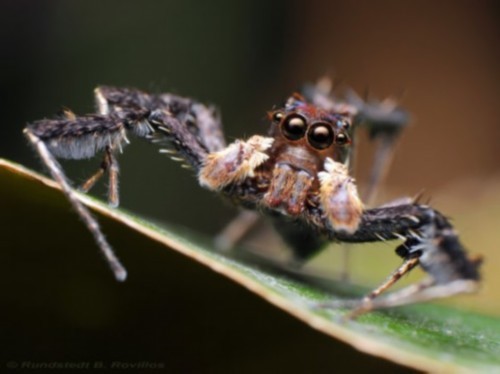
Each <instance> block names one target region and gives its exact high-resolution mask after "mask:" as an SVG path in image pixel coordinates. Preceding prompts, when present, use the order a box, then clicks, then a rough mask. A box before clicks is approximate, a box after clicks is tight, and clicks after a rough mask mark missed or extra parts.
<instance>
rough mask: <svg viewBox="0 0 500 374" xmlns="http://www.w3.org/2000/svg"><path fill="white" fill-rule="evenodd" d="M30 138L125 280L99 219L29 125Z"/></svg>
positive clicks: (25, 131) (26, 131) (113, 266)
mask: <svg viewBox="0 0 500 374" xmlns="http://www.w3.org/2000/svg"><path fill="white" fill-rule="evenodd" d="M24 133H25V134H26V136H27V138H28V140H29V141H30V142H31V144H32V145H33V147H34V148H35V150H36V151H37V152H38V154H39V155H40V157H41V159H42V161H43V163H44V164H45V165H46V166H47V168H48V169H49V172H50V173H51V175H52V177H53V178H54V180H55V181H56V182H57V183H58V184H59V185H60V186H61V188H62V190H63V192H64V194H65V195H66V197H67V198H68V200H69V202H70V203H71V205H72V206H73V209H75V211H76V212H77V213H78V215H79V216H80V217H81V219H82V220H83V222H84V224H85V225H86V226H87V227H88V229H89V230H90V232H91V234H92V235H93V237H94V239H95V241H96V243H97V245H98V246H99V248H100V249H101V252H102V253H103V255H104V257H105V259H106V261H107V262H108V264H109V266H110V268H111V270H112V271H113V274H114V276H115V278H116V279H117V280H118V281H124V280H125V279H126V278H127V270H125V268H124V267H123V265H122V264H121V263H120V260H119V259H118V257H116V255H115V253H114V251H113V249H112V248H111V246H110V245H109V243H108V241H107V240H106V238H105V237H104V234H103V233H102V231H101V229H100V227H99V224H98V223H97V220H96V219H95V218H94V217H93V216H92V214H90V212H89V210H88V209H87V208H85V207H84V206H83V204H82V203H81V202H80V201H79V200H78V197H77V196H76V193H75V192H74V191H73V189H72V188H71V186H70V185H69V183H68V181H67V178H66V176H65V175H64V172H63V171H62V168H61V166H60V165H59V163H58V162H57V160H56V159H55V157H54V156H53V155H52V153H51V152H50V151H49V149H48V148H47V146H46V144H45V142H43V141H42V140H41V139H40V138H39V137H38V136H36V135H35V134H34V133H33V131H32V130H31V129H30V128H29V127H28V128H26V129H25V130H24Z"/></svg>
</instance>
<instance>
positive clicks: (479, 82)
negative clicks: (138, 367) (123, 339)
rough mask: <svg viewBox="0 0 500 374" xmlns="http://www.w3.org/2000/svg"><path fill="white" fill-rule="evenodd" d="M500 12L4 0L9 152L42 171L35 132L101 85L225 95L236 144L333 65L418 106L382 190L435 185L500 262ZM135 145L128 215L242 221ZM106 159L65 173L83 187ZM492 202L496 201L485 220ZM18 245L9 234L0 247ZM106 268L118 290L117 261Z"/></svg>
mask: <svg viewBox="0 0 500 374" xmlns="http://www.w3.org/2000/svg"><path fill="white" fill-rule="evenodd" d="M499 20H500V12H499V7H498V6H497V2H495V1H474V2H473V1H452V0H449V1H440V2H435V1H430V0H429V1H423V0H418V1H417V0H415V1H404V2H401V1H396V0H394V1H377V2H374V1H368V0H366V1H354V0H351V1H319V0H318V1H309V2H307V3H306V2H304V1H297V0H288V1H281V0H277V1H273V2H269V1H255V0H254V1H237V2H236V1H234V2H230V1H222V0H219V1H210V2H202V1H147V2H138V1H123V0H122V1H117V0H116V1H106V2H103V1H89V0H85V1H84V0H78V1H71V2H70V1H62V0H60V1H56V0H53V1H41V0H39V1H34V0H31V1H28V0H3V1H2V2H1V4H0V109H1V113H2V120H1V121H2V124H3V125H2V135H1V136H0V157H4V158H8V159H12V160H14V161H17V162H20V163H23V164H25V165H28V166H30V167H32V168H34V169H36V170H41V165H40V162H39V161H38V160H37V158H36V157H35V156H34V154H33V152H32V151H31V149H29V147H28V146H27V144H26V141H25V140H24V139H23V137H22V128H23V127H24V126H25V124H26V123H27V122H30V121H33V120H35V119H40V118H43V117H50V116H52V115H53V114H54V113H55V112H57V111H58V110H59V108H60V107H61V106H67V107H69V108H71V109H73V110H74V111H75V112H76V113H88V112H92V111H93V96H92V90H93V88H94V87H95V86H97V85H99V84H106V85H116V86H131V87H138V88H141V89H144V90H150V91H153V92H163V91H165V92H167V91H168V92H175V93H178V94H181V95H186V96H192V97H195V98H198V99H199V100H201V101H205V102H208V103H214V104H216V105H217V106H218V107H219V108H220V109H221V111H222V115H223V122H224V127H225V131H226V135H227V137H228V139H229V140H232V139H235V138H237V137H246V136H249V135H252V134H254V133H259V132H260V133H262V132H265V131H266V124H265V121H263V118H264V115H265V112H266V110H268V109H270V108H271V107H272V106H273V105H274V104H277V103H280V102H281V101H282V100H283V99H284V98H285V97H286V96H287V95H288V94H290V93H291V92H292V91H293V90H295V89H296V88H297V87H299V86H300V85H301V84H302V83H303V82H307V81H311V80H316V79H317V78H318V77H320V76H322V75H324V74H329V75H330V76H333V77H335V78H337V79H341V80H342V81H344V82H345V84H346V85H348V86H350V87H352V88H354V89H355V90H357V91H358V92H360V93H362V92H364V91H365V90H366V89H368V88H369V90H370V92H371V93H372V94H373V95H374V96H376V97H380V98H384V97H387V96H390V95H396V96H398V95H400V94H401V93H402V92H404V95H403V98H402V104H403V105H404V106H405V107H406V108H407V109H408V110H409V111H410V112H411V113H412V115H413V119H414V121H413V126H412V127H411V128H410V129H409V130H408V131H407V132H406V133H405V134H404V136H403V138H402V139H401V142H400V144H399V149H398V154H397V157H396V159H395V162H394V165H393V169H392V171H391V174H390V176H389V178H388V180H387V183H386V185H387V190H386V191H389V192H386V193H384V194H383V195H382V196H383V197H385V198H390V197H396V196H397V195H398V194H401V193H403V194H410V195H413V194H416V193H418V192H419V191H421V190H422V189H425V191H426V193H428V195H430V196H433V198H434V201H436V202H437V204H438V207H439V208H440V209H443V210H444V209H446V211H447V213H449V214H450V215H452V216H454V217H455V218H456V220H455V222H456V223H457V225H458V226H460V228H461V229H463V230H464V231H465V237H466V239H467V240H468V243H469V247H470V248H471V249H473V251H474V252H481V253H486V254H487V255H488V261H489V263H490V264H491V265H489V266H492V268H493V265H494V263H495V259H496V260H500V255H498V253H497V252H498V251H494V249H495V247H498V245H496V243H497V242H498V240H497V241H496V243H495V241H494V239H495V238H496V239H498V235H497V236H496V237H495V236H494V235H495V234H496V230H497V225H498V219H499V213H498V207H500V199H496V200H495V197H498V194H496V193H497V191H498V187H499V186H500V183H498V180H499V179H498V178H499V177H500V151H499V149H498V148H499V145H498V144H499V143H498V139H499V136H500V124H499V121H500V120H499V118H500V105H499V104H498V102H499V99H500V88H499V87H500V74H499V68H498V67H499V66H500V49H499V41H500V40H499V33H500V23H499ZM131 141H132V144H131V145H130V146H127V148H126V149H125V152H124V154H123V155H121V156H120V157H119V162H120V165H121V178H120V180H121V202H122V207H123V208H125V209H127V210H130V211H133V212H135V213H138V214H140V215H142V216H145V217H149V218H152V219H154V220H157V221H162V220H165V221H168V222H174V223H176V224H180V225H184V226H188V227H190V228H193V229H196V230H198V231H201V232H204V233H207V234H211V235H212V234H214V233H215V232H217V231H218V230H219V229H220V228H221V227H223V226H224V224H225V223H226V222H227V221H228V220H229V219H230V217H231V216H232V214H233V213H234V210H233V209H232V208H231V207H228V206H227V205H225V204H221V202H220V201H219V199H218V198H217V197H215V196H213V195H212V194H210V193H209V192H207V191H204V190H201V189H200V188H199V187H198V186H197V183H196V182H195V180H194V179H193V177H192V175H190V173H189V172H186V171H185V170H181V169H180V168H179V167H178V165H176V164H175V163H173V162H170V161H169V160H168V159H166V158H165V157H164V156H162V155H160V154H158V152H157V149H155V147H154V146H151V145H149V144H146V143H145V142H143V141H142V140H139V139H131ZM365 143H366V142H365ZM369 150H371V147H370V146H369V145H367V146H366V152H365V151H362V154H361V157H360V160H361V162H360V169H359V172H358V173H357V179H358V181H359V184H360V185H362V184H363V181H364V180H365V179H366V175H367V171H368V165H369V161H370V152H369ZM98 163H99V160H97V159H96V160H93V161H89V162H86V161H84V162H81V161H80V162H76V163H75V162H68V163H64V166H65V169H66V170H67V172H68V175H69V176H70V177H71V179H72V180H73V181H75V183H76V182H79V181H82V180H84V179H85V177H86V176H88V175H89V174H90V173H92V172H93V171H94V170H95V168H96V167H97V165H98ZM104 191H105V189H104V188H103V187H101V188H98V189H96V192H95V194H96V195H98V196H104V195H103V193H104ZM483 207H484V209H488V208H491V209H494V208H496V210H494V212H493V213H492V212H491V211H490V210H491V209H490V210H488V212H487V213H485V214H483V213H482V212H483V211H484V210H483ZM471 209H473V211H471ZM2 210H3V209H2V207H1V206H0V211H2ZM3 213H4V214H5V210H3ZM9 213H11V212H8V211H7V215H9ZM47 214H49V213H47ZM68 217H71V215H68ZM485 217H488V219H487V218H485ZM68 219H71V218H68ZM478 221H479V223H481V224H482V225H481V227H480V228H479V229H478V228H477V227H478ZM474 224H475V225H476V226H474V228H473V229H472V228H470V229H469V228H468V227H469V226H470V227H472V226H473V225H474ZM3 228H4V229H5V226H3ZM7 229H8V228H7ZM482 229H484V231H481V230H482ZM47 230H50V224H48V223H47ZM110 237H111V234H110ZM478 238H479V239H478ZM113 244H114V245H115V247H117V248H118V247H119V245H118V244H117V243H116V242H114V243H113ZM12 246H15V243H11V242H8V241H7V240H4V241H3V243H2V247H4V248H2V251H4V249H6V248H11V247H12ZM26 246H28V244H26ZM49 247H50V246H46V247H45V249H44V250H49V249H47V248H49ZM20 250H21V251H24V250H26V251H27V252H28V251H29V250H33V249H32V248H25V247H21V249H20ZM128 251H129V252H131V249H129V250H128ZM141 251H142V249H141ZM88 252H92V250H88ZM388 252H392V250H389V251H388ZM90 255H95V253H90ZM90 255H89V256H90ZM67 256H68V258H70V256H71V255H70V254H68V255H67ZM389 256H393V255H392V253H389ZM40 257H43V256H41V255H40ZM137 258H139V257H137ZM146 258H147V257H146ZM395 261H397V259H396V260H395ZM44 266H50V264H49V263H46V264H45V265H44ZM61 266H64V265H61ZM144 266H147V263H145V265H144ZM391 266H392V265H391ZM389 268H390V267H389ZM100 270H101V269H100ZM82 271H83V270H82ZM102 272H103V274H105V275H103V280H102V281H103V282H104V283H106V281H107V280H105V279H106V276H107V275H108V274H106V269H103V270H102ZM4 276H5V277H6V278H5V279H10V277H15V274H10V275H9V274H8V273H7V274H4ZM178 276H179V277H182V276H183V275H182V274H179V275H178ZM158 277H160V276H159V275H158ZM109 278H111V277H109ZM379 278H380V276H379V277H378V278H377V279H379ZM59 279H60V278H59ZM61 281H62V282H64V280H61ZM54 282H56V281H55V280H54ZM155 282H166V280H165V279H163V280H161V278H158V279H156V278H155ZM155 284H156V283H155ZM27 287H28V286H27ZM84 287H86V286H85V285H83V284H82V285H81V288H84ZM97 288H99V287H98V286H95V289H97ZM486 289H488V287H486ZM11 292H12V295H15V294H16V292H21V291H19V290H17V291H16V289H15V288H13V291H11ZM140 292H144V291H143V290H141V291H140ZM487 295H490V296H489V299H488V298H484V297H483V299H482V300H483V301H482V302H483V304H484V305H483V306H484V309H485V310H488V311H489V312H490V313H495V312H496V310H497V309H496V308H500V303H499V302H498V301H495V300H493V301H492V300H491V298H495V297H496V298H498V294H493V293H491V294H487ZM493 295H494V296H493ZM13 297H14V296H13ZM157 307H158V306H157ZM3 308H4V309H5V308H8V306H7V305H4V306H3ZM110 308H111V307H110ZM68 313H70V314H71V312H70V311H68ZM110 313H111V314H112V315H113V314H114V313H117V312H116V311H112V312H110ZM141 316H142V317H144V316H143V315H138V314H134V316H133V317H130V318H139V317H141ZM142 317H141V318H142ZM103 331H106V329H105V328H103ZM27 336H28V337H29V334H28V335H27ZM27 339H28V338H27ZM54 344H55V343H54ZM158 344H160V343H158ZM55 347H56V348H54V351H57V349H58V348H57V347H58V346H57V344H55ZM83 349H87V348H83ZM49 351H50V350H49ZM48 356H50V354H48ZM51 357H52V356H51ZM155 357H156V356H155Z"/></svg>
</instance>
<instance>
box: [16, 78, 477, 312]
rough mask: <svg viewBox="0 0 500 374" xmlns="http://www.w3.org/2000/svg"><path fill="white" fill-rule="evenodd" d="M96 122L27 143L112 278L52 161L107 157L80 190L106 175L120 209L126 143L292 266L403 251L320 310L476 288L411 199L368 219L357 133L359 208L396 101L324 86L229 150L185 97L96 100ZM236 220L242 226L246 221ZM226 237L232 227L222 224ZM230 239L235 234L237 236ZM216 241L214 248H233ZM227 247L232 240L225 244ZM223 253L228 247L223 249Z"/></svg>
mask: <svg viewBox="0 0 500 374" xmlns="http://www.w3.org/2000/svg"><path fill="white" fill-rule="evenodd" d="M96 101H97V108H98V111H99V114H91V115H87V116H76V115H74V114H72V113H70V112H67V113H66V115H65V116H64V117H63V118H59V119H55V120H42V121H37V122H35V123H33V124H31V125H28V126H27V128H26V129H25V133H26V135H27V137H28V138H29V140H30V141H31V143H32V144H33V145H34V147H35V149H36V150H37V151H38V153H39V154H40V156H41V158H42V160H43V161H44V162H45V164H46V165H47V166H48V168H49V169H50V171H51V173H52V175H53V176H54V178H55V179H56V180H57V181H58V182H59V183H60V184H61V186H62V188H63V191H64V192H65V194H66V195H67V197H68V198H69V200H70V201H71V203H72V204H73V206H74V207H75V209H76V210H77V212H78V213H79V215H80V216H81V217H82V218H83V219H84V222H85V223H86V225H87V226H88V227H89V229H90V231H91V232H92V233H93V235H94V237H95V239H96V241H97V243H98V245H99V247H100V248H101V249H102V250H103V252H104V253H105V255H106V258H107V259H108V261H109V262H110V264H111V267H112V269H113V270H114V271H115V274H116V276H117V278H118V279H124V277H125V273H124V269H123V268H122V266H121V265H120V263H119V262H118V260H117V259H116V257H115V256H114V254H113V252H112V251H111V247H110V246H109V244H108V243H107V241H106V240H105V238H104V236H103V234H102V233H101V231H100V229H99V226H98V225H97V222H96V221H95V219H93V217H92V216H91V215H90V213H89V212H88V211H87V209H86V208H84V207H83V205H82V204H81V203H80V202H79V201H78V199H77V198H76V195H75V193H74V192H73V190H72V188H71V187H70V186H69V184H68V182H67V179H66V177H65V175H64V173H63V172H62V170H61V168H60V167H59V165H58V163H57V161H56V160H55V157H62V158H74V159H80V158H86V157H91V156H93V155H94V154H96V153H97V152H98V151H103V152H104V160H103V163H102V166H101V170H99V171H98V172H97V173H96V174H95V175H94V176H92V177H91V178H90V179H89V180H88V181H87V182H86V183H85V184H84V185H83V189H84V190H85V191H87V190H88V189H90V188H91V187H92V186H93V185H94V183H95V182H96V181H97V180H98V179H99V178H100V177H101V176H102V175H103V173H104V172H106V171H108V172H109V173H110V193H109V200H110V203H111V204H112V205H117V204H118V191H117V177H118V164H117V161H116V159H115V155H114V154H115V153H116V150H121V148H122V146H124V145H125V144H126V143H127V142H128V139H127V137H126V135H127V133H131V134H133V135H136V136H138V137H140V138H145V139H148V140H149V141H151V142H159V143H162V144H168V145H169V148H168V149H162V150H161V151H162V152H163V153H168V154H174V155H172V158H173V159H174V160H176V161H182V162H184V163H185V164H186V166H188V167H190V168H192V169H194V170H195V172H196V175H197V178H198V181H199V183H200V185H201V186H203V187H205V188H208V189H209V190H212V191H215V192H217V193H219V194H221V195H223V196H225V197H226V198H228V199H230V200H231V201H232V202H234V203H235V204H237V205H239V206H241V207H243V208H246V209H250V210H258V211H261V212H262V213H264V214H266V215H268V216H269V217H271V218H272V220H273V222H274V225H275V227H276V229H277V230H278V232H279V233H280V234H281V235H282V236H283V238H284V239H285V241H286V242H287V243H288V244H289V245H290V247H291V249H292V252H293V254H294V258H295V262H296V263H300V262H303V261H304V260H306V259H307V258H308V257H310V256H311V255H313V254H314V253H316V252H317V251H318V250H320V249H321V248H322V246H323V244H324V243H326V242H327V241H340V242H348V243H362V242H373V241H381V240H382V241H388V240H401V241H402V243H401V244H400V245H399V246H398V247H397V248H396V254H397V255H398V256H400V257H401V258H402V259H403V263H402V265H401V266H400V267H399V268H398V269H396V271H395V272H394V273H393V274H392V275H391V276H390V277H389V278H388V279H387V280H386V281H385V282H383V283H382V284H381V285H380V286H379V287H378V288H376V289H375V290H374V291H372V292H371V293H370V294H368V295H367V296H366V297H365V298H364V299H362V300H356V301H341V302H334V303H330V304H328V305H324V306H333V307H338V306H351V307H353V308H354V311H353V312H352V313H351V314H350V315H349V316H350V317H355V316H357V315H359V314H362V313H365V312H367V311H369V310H373V309H377V308H386V307H391V306H396V305H403V304H408V303H412V302H417V301H422V300H429V299H433V298H438V297H445V296H450V295H453V294H458V293H464V292H472V291H475V290H476V289H477V286H478V283H479V278H480V277H479V273H478V267H479V264H480V260H479V259H471V258H469V257H468V256H467V254H466V251H465V249H464V248H463V246H462V244H461V243H460V241H459V239H458V236H457V233H456V232H455V230H454V229H453V227H452V226H451V224H450V223H449V222H448V220H447V219H446V218H445V217H444V216H443V215H442V214H441V213H439V212H438V211H436V210H434V209H432V208H431V207H429V206H426V205H422V204H419V203H418V202H417V201H416V200H415V199H409V198H404V199H400V200H396V201H393V202H391V203H388V204H385V205H382V206H380V207H377V208H365V207H364V205H363V203H362V202H361V198H360V197H359V196H358V191H357V188H356V185H355V183H354V179H353V178H352V177H351V176H350V174H349V172H350V170H349V168H350V166H351V165H352V159H353V156H354V149H355V144H356V142H355V135H356V131H357V130H358V129H360V128H362V127H365V128H367V129H368V131H369V133H370V137H371V138H372V139H374V140H375V141H377V142H378V150H377V152H376V154H375V157H374V169H373V172H372V175H371V178H370V182H369V185H368V189H367V191H368V193H367V194H366V195H365V196H364V200H365V201H371V198H372V197H373V196H374V191H376V187H377V186H378V185H379V183H380V181H381V179H382V177H383V175H384V174H385V172H386V170H387V165H388V163H389V162H388V160H389V159H390V158H391V157H390V156H391V155H392V149H393V146H394V144H395V139H397V137H398V134H399V133H400V131H401V130H402V129H403V128H404V127H405V126H406V124H407V123H408V115H407V113H406V112H405V111H404V110H402V109H401V108H400V107H398V106H397V105H395V103H394V102H393V101H389V100H387V101H382V102H374V101H368V102H367V101H364V100H362V99H360V98H359V97H358V96H357V95H355V94H354V93H353V92H349V93H348V94H347V98H346V99H344V100H339V99H337V98H336V97H334V96H333V95H332V94H331V93H330V89H329V84H328V82H327V81H326V80H322V81H320V83H318V84H317V85H309V86H306V87H305V88H304V90H303V91H302V95H299V94H294V95H293V96H292V97H290V98H289V99H288V100H287V102H286V103H285V105H283V107H281V108H277V109H274V110H272V111H271V112H269V115H268V119H269V122H270V124H271V128H270V131H269V134H268V136H261V135H254V136H252V137H250V138H249V139H247V140H236V141H235V142H233V143H231V144H229V145H227V146H226V143H225V140H224V136H223V132H222V126H221V123H220V120H219V117H218V115H217V112H216V111H215V110H214V109H213V108H211V107H207V106H205V105H203V104H201V103H199V102H196V101H194V100H191V99H189V98H182V97H179V96H176V95H171V94H160V95H152V94H148V93H144V92H142V91H138V90H133V89H119V88H112V87H100V88H98V89H96ZM250 217H253V218H251V219H250V220H249V215H248V213H245V214H244V219H245V220H246V222H247V223H246V225H247V226H248V227H250V225H248V222H255V217H256V216H255V215H250ZM230 226H231V227H233V228H234V225H230ZM232 231H233V234H234V231H236V232H240V233H241V232H242V231H243V230H241V228H238V229H236V230H232ZM239 236H241V235H239V234H238V235H233V238H230V239H229V240H228V235H224V236H223V237H222V239H224V240H221V241H219V243H224V244H223V245H221V247H227V246H230V245H231V244H232V243H234V241H235V240H234V239H235V238H237V237H239ZM229 237H231V235H229ZM228 243H229V245H228ZM416 266H420V267H421V268H422V269H423V270H424V271H426V272H427V273H428V275H429V277H428V278H427V279H426V280H424V281H423V282H421V283H418V284H416V285H414V286H410V287H408V288H405V289H402V290H401V291H398V292H394V293H392V294H389V295H388V296H386V297H385V298H378V296H379V295H380V294H381V293H383V292H384V291H385V290H387V289H388V288H389V287H390V286H392V285H393V284H394V283H395V282H397V280H399V279H400V278H401V277H402V276H403V275H404V274H406V273H408V272H409V271H411V270H412V269H413V268H415V267H416Z"/></svg>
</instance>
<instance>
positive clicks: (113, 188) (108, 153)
mask: <svg viewBox="0 0 500 374" xmlns="http://www.w3.org/2000/svg"><path fill="white" fill-rule="evenodd" d="M106 172H109V184H108V204H109V205H110V206H111V207H113V208H117V207H118V206H119V205H120V197H119V194H118V173H119V166H118V160H117V159H116V157H115V155H114V154H113V150H112V149H111V147H110V146H106V148H105V149H104V158H103V160H102V162H101V166H100V168H99V170H97V172H96V173H95V174H94V175H92V176H91V177H90V178H89V179H87V180H86V181H85V182H84V183H83V184H82V185H81V186H80V191H82V192H84V193H87V192H89V191H90V189H91V188H92V187H94V185H95V184H96V182H97V181H98V180H99V179H101V177H102V176H103V175H104V173H106Z"/></svg>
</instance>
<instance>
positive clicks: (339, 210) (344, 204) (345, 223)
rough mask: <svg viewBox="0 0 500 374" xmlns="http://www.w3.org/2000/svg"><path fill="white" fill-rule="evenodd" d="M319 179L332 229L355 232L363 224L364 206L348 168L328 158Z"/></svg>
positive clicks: (321, 193)
mask: <svg viewBox="0 0 500 374" xmlns="http://www.w3.org/2000/svg"><path fill="white" fill-rule="evenodd" d="M318 178H319V181H320V189H319V192H320V201H321V206H322V209H323V211H324V213H325V216H326V218H327V221H328V224H329V225H330V227H331V228H332V229H333V230H334V231H345V232H348V233H353V232H355V231H356V230H357V229H358V226H359V224H360V222H361V216H362V214H363V204H362V202H361V200H360V198H359V196H358V191H357V189H356V185H355V184H354V179H353V178H351V177H350V176H349V174H348V173H347V167H346V166H345V165H344V164H341V163H339V162H335V161H333V160H332V159H331V158H327V159H326V161H325V171H321V172H319V173H318Z"/></svg>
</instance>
